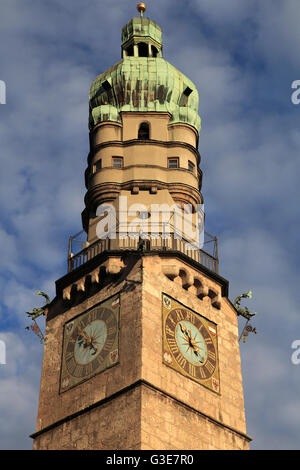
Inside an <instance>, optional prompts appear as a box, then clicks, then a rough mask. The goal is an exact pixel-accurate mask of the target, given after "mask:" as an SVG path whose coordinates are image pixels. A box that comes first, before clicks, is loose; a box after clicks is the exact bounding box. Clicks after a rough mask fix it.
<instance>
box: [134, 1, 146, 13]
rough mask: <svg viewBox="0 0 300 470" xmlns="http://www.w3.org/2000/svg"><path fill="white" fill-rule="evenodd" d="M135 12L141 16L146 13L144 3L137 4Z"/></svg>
mask: <svg viewBox="0 0 300 470" xmlns="http://www.w3.org/2000/svg"><path fill="white" fill-rule="evenodd" d="M136 9H137V11H138V12H139V13H140V15H141V16H143V14H144V12H145V11H146V5H145V3H144V2H140V3H138V5H137V7H136Z"/></svg>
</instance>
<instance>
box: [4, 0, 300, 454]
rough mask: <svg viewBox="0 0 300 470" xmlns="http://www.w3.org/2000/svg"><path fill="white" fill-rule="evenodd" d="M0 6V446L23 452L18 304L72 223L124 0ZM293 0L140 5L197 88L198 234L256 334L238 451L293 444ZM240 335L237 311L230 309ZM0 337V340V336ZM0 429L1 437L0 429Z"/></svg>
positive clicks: (27, 343)
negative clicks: (2, 358) (206, 238)
mask: <svg viewBox="0 0 300 470" xmlns="http://www.w3.org/2000/svg"><path fill="white" fill-rule="evenodd" d="M26 5H27V6H26V8H25V9H24V8H21V7H20V1H18V0H10V2H4V3H3V5H2V6H1V18H0V26H1V27H0V55H1V58H2V59H1V76H0V79H2V80H5V81H6V84H7V104H6V105H5V106H0V123H1V125H0V143H1V151H0V165H1V172H0V214H1V217H0V259H1V272H0V293H1V304H0V331H1V332H2V333H1V334H2V335H3V334H6V335H7V336H6V341H7V343H8V347H9V349H8V353H9V354H8V357H9V363H8V365H7V366H5V368H1V373H3V375H1V376H0V382H1V383H0V414H1V416H3V420H2V422H4V423H7V429H6V428H5V427H3V426H2V427H1V426H0V442H1V446H2V447H3V448H29V444H30V446H31V442H30V440H28V438H27V437H26V436H27V435H28V434H29V433H30V432H32V431H33V430H34V427H35V419H36V411H37V401H38V393H39V376H40V369H41V363H40V360H41V348H40V344H39V341H38V339H37V338H36V337H34V336H31V334H30V332H26V331H25V330H24V328H25V325H26V324H27V323H26V322H27V318H26V315H25V311H26V310H30V309H31V308H32V307H34V306H38V305H40V304H42V301H41V299H39V298H36V297H35V295H34V294H35V292H36V290H38V289H42V290H44V291H46V292H47V293H49V294H50V296H51V297H53V296H54V295H55V292H54V287H55V286H54V281H55V279H57V278H58V277H60V276H62V275H63V274H65V272H66V261H65V260H66V248H67V239H68V236H69V235H70V234H72V233H75V232H77V231H78V230H79V229H80V224H81V220H80V213H81V211H82V209H83V207H84V205H83V197H84V193H85V187H84V170H85V168H86V158H87V154H88V151H89V148H88V145H89V143H88V127H87V124H88V91H89V85H90V83H91V81H92V79H93V78H94V77H95V76H96V75H98V74H100V73H102V72H103V71H105V70H106V69H107V68H109V67H110V66H111V65H112V64H113V63H115V62H117V61H118V60H120V32H121V27H122V26H123V25H124V24H125V23H126V22H127V21H128V20H129V19H130V17H131V16H134V15H136V11H135V6H134V5H132V2H131V1H129V0H125V1H122V2H117V3H112V2H111V1H110V0H103V1H102V2H99V1H98V0H89V2H86V1H85V0H77V1H76V2H74V1H73V2H71V1H66V2H64V3H62V2H61V1H58V0H53V1H52V2H36V1H33V0H28V1H27V3H26ZM299 9H300V7H299V2H298V0H290V1H289V2H282V1H278V0H275V1H273V0H272V2H271V1H270V0H266V1H264V2H260V1H250V0H228V1H227V2H224V1H223V0H217V1H215V2H214V4H212V2H211V1H208V0H201V1H200V0H199V1H198V0H193V1H188V2H179V1H177V2H176V1H174V0H166V1H164V2H161V0H152V1H151V5H150V4H149V5H148V11H147V15H149V16H150V17H151V18H152V19H154V20H155V21H157V22H158V24H160V25H161V26H162V27H163V34H164V36H163V37H164V55H165V58H166V59H167V60H168V61H170V62H171V63H172V64H174V65H175V66H176V67H178V68H179V69H180V70H181V71H182V72H184V73H185V74H186V75H187V76H189V77H190V78H191V79H192V81H193V82H194V83H195V84H196V86H197V89H198V91H199V96H200V103H199V111H200V115H201V117H202V123H203V128H202V131H201V134H200V152H201V156H202V162H201V168H202V170H203V171H204V178H203V195H204V201H205V208H206V213H207V218H206V222H207V229H208V231H212V232H214V231H215V232H216V233H217V235H218V236H219V245H220V274H221V275H223V276H224V277H227V278H228V279H229V280H230V295H231V299H232V298H234V297H235V296H236V295H238V294H240V293H241V292H244V291H247V290H248V289H249V288H251V289H252V290H253V299H252V300H251V301H249V302H245V303H246V304H248V306H249V308H251V309H253V310H256V311H257V316H256V317H255V321H253V323H255V325H256V326H257V330H258V334H257V335H252V336H251V337H249V339H248V341H247V343H246V344H245V345H242V346H241V353H242V360H243V376H244V385H245V396H246V411H247V422H248V432H250V434H253V436H254V437H255V441H254V443H253V448H264V447H267V448H299V442H300V440H299V432H298V431H297V427H296V422H297V413H296V412H295V413H293V409H296V407H298V406H299V401H298V396H297V393H298V395H299V381H298V369H297V367H296V366H293V365H291V363H290V344H291V342H292V341H293V339H296V338H295V337H294V336H295V335H297V331H299V320H298V316H299V315H298V305H297V296H296V295H295V292H297V289H298V284H299V268H298V266H299V250H298V238H299V237H298V232H299V222H298V201H299V187H298V186H299V185H298V175H299V170H300V168H299V158H298V156H299V150H300V132H299V129H298V127H299V126H298V123H299V112H300V108H299V109H298V108H297V107H296V106H293V105H292V104H291V101H290V95H291V90H290V85H291V82H292V81H293V80H295V79H299V78H300V77H299V76H297V74H298V71H299V57H298V54H297V49H296V47H295V45H296V44H297V43H298V37H299V34H300V33H299V28H298V25H297V18H298V17H299ZM239 320H240V328H241V327H242V324H243V322H242V319H241V318H240V319H239ZM1 337H2V336H1V335H0V339H1ZM1 433H2V434H1Z"/></svg>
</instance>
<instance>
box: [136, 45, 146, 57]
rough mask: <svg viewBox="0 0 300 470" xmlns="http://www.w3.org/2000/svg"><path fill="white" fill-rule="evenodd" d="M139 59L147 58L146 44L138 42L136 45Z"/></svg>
mask: <svg viewBox="0 0 300 470" xmlns="http://www.w3.org/2000/svg"><path fill="white" fill-rule="evenodd" d="M138 50H139V57H148V44H146V43H145V42H140V43H139V44H138Z"/></svg>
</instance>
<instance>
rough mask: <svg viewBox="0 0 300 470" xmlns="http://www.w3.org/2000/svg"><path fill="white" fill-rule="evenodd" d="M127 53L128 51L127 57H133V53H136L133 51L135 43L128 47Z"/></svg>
mask: <svg viewBox="0 0 300 470" xmlns="http://www.w3.org/2000/svg"><path fill="white" fill-rule="evenodd" d="M126 53H127V57H133V55H134V53H133V44H131V45H130V46H128V47H127V49H126Z"/></svg>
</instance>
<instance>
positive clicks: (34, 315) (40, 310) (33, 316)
mask: <svg viewBox="0 0 300 470" xmlns="http://www.w3.org/2000/svg"><path fill="white" fill-rule="evenodd" d="M36 295H42V296H43V297H45V299H46V303H45V305H44V306H43V307H39V308H34V309H33V310H31V311H30V312H26V313H27V315H28V316H29V317H31V319H32V320H35V319H36V318H38V317H39V316H40V315H44V314H45V309H46V307H47V305H48V304H50V298H49V296H48V295H47V294H45V292H42V291H40V290H38V291H37V292H36Z"/></svg>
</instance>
